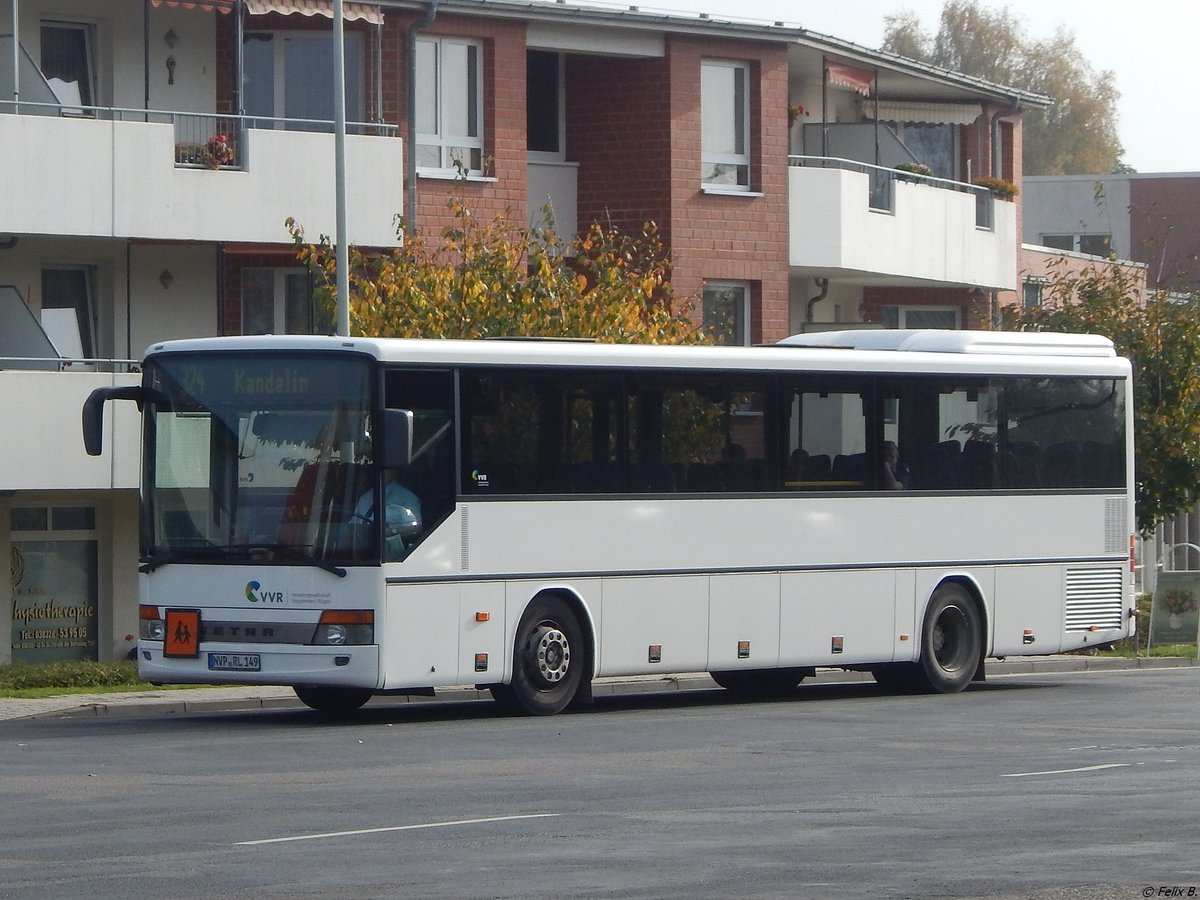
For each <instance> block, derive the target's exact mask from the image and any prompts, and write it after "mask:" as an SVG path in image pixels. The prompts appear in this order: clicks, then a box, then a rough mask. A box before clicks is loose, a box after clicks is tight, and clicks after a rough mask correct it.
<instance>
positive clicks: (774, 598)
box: [708, 572, 781, 671]
mask: <svg viewBox="0 0 1200 900" xmlns="http://www.w3.org/2000/svg"><path fill="white" fill-rule="evenodd" d="M780 578H781V576H780V574H779V573H778V572H767V573H760V574H753V575H714V576H713V577H712V579H711V580H710V582H709V597H710V606H709V612H708V616H709V618H708V622H709V624H708V668H709V670H710V671H722V670H728V669H769V668H774V667H775V666H776V665H778V664H779V583H780ZM742 643H744V644H746V645H747V646H746V647H745V648H744V652H745V653H747V654H749V655H748V656H740V657H739V644H742Z"/></svg>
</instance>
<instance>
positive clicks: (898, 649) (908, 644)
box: [892, 569, 924, 662]
mask: <svg viewBox="0 0 1200 900" xmlns="http://www.w3.org/2000/svg"><path fill="white" fill-rule="evenodd" d="M917 607H918V604H917V572H916V570H915V569H897V570H896V630H895V633H894V634H893V635H892V639H893V641H894V643H893V650H892V660H893V661H894V662H915V661H916V659H917V653H918V652H919V650H920V645H921V642H920V640H919V639H918V638H919V633H918V629H919V628H920V627H921V623H920V621H919V620H918V619H917ZM921 609H924V607H923V606H922V607H921Z"/></svg>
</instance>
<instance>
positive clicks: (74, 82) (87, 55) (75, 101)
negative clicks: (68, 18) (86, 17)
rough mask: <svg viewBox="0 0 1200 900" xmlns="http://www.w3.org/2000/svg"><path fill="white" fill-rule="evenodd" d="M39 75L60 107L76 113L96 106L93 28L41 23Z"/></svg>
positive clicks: (65, 23) (89, 113)
mask: <svg viewBox="0 0 1200 900" xmlns="http://www.w3.org/2000/svg"><path fill="white" fill-rule="evenodd" d="M41 39H42V58H41V68H42V74H43V75H45V76H46V80H47V81H48V82H49V83H50V89H51V90H52V91H54V95H55V96H56V97H57V98H58V100H59V102H60V103H62V104H63V106H65V107H68V108H69V110H70V112H72V113H73V114H75V115H88V116H90V115H92V112H91V111H90V110H85V109H82V107H86V106H95V105H96V74H95V70H94V68H93V65H92V60H93V54H92V43H93V42H92V29H91V26H88V25H80V24H76V23H73V22H43V23H42V38H41Z"/></svg>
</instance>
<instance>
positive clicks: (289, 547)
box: [221, 544, 346, 578]
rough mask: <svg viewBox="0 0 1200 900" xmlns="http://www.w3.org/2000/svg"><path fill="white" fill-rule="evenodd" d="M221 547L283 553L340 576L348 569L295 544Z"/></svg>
mask: <svg viewBox="0 0 1200 900" xmlns="http://www.w3.org/2000/svg"><path fill="white" fill-rule="evenodd" d="M221 549H223V550H225V551H227V552H230V553H233V552H236V551H239V550H242V551H245V552H246V553H249V554H252V553H254V552H255V551H256V550H265V551H266V552H268V553H278V554H282V555H283V556H286V557H287V558H288V559H294V560H296V561H298V562H302V563H306V564H308V565H310V566H316V567H317V568H318V569H324V570H325V571H326V572H330V573H332V574H334V575H336V576H337V577H338V578H345V577H346V570H345V569H343V568H342V567H341V566H339V565H335V564H334V563H331V562H329V561H328V560H324V559H319V558H317V557H316V556H313V555H312V554H311V553H309V552H308V551H307V550H302V549H301V548H300V547H298V546H297V545H295V544H231V545H229V546H228V547H223V548H221Z"/></svg>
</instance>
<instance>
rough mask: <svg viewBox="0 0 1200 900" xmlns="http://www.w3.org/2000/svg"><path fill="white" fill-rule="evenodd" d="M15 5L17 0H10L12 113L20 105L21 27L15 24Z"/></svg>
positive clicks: (17, 110) (18, 110)
mask: <svg viewBox="0 0 1200 900" xmlns="http://www.w3.org/2000/svg"><path fill="white" fill-rule="evenodd" d="M17 6H18V0H12V23H13V55H12V67H13V96H12V98H13V113H14V115H15V114H17V113H19V112H20V111H21V107H19V106H17V105H16V104H17V102H18V101H19V100H20V99H21V29H20V28H19V27H18V25H17V12H18V10H17Z"/></svg>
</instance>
